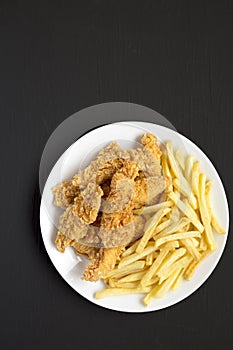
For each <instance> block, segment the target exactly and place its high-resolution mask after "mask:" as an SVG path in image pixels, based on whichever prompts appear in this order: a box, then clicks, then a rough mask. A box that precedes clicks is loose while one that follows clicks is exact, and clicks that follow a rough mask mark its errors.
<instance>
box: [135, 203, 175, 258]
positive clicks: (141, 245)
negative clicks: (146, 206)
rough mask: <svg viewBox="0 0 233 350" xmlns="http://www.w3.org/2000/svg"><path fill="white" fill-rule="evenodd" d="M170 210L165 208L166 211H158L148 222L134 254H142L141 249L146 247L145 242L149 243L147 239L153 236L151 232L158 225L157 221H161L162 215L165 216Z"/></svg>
mask: <svg viewBox="0 0 233 350" xmlns="http://www.w3.org/2000/svg"><path fill="white" fill-rule="evenodd" d="M169 210H170V209H169V208H166V209H160V210H159V211H158V212H157V213H156V214H155V215H154V216H153V217H152V220H151V221H150V222H149V224H148V225H145V228H144V229H145V233H144V235H143V236H142V238H141V239H140V242H139V245H138V246H137V248H136V252H137V253H138V254H139V253H142V251H143V249H144V248H145V246H146V245H147V242H148V241H149V239H150V238H151V237H152V235H153V231H154V229H155V228H156V226H157V225H158V223H159V221H160V220H161V219H162V217H163V216H164V215H166V214H167V213H168V211H169Z"/></svg>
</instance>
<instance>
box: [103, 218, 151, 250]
mask: <svg viewBox="0 0 233 350" xmlns="http://www.w3.org/2000/svg"><path fill="white" fill-rule="evenodd" d="M144 225H145V218H143V216H138V215H132V218H131V221H130V222H129V223H128V224H126V225H122V226H119V227H116V228H105V227H104V226H100V227H99V232H98V235H99V237H100V239H101V242H102V246H103V247H105V248H112V247H117V246H120V245H127V244H129V243H130V242H132V241H134V240H136V239H138V238H139V237H141V236H142V234H143V229H144Z"/></svg>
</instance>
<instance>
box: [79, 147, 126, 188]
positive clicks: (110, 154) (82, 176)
mask: <svg viewBox="0 0 233 350" xmlns="http://www.w3.org/2000/svg"><path fill="white" fill-rule="evenodd" d="M120 151H121V148H120V146H119V145H118V143H117V142H112V143H110V144H109V145H108V146H107V147H105V148H104V149H103V150H101V151H100V152H99V153H98V155H97V157H96V158H95V159H94V160H92V161H91V163H90V164H89V165H88V166H87V167H86V168H85V169H83V170H81V171H80V172H79V173H78V175H75V176H74V178H73V185H76V186H79V188H80V189H84V188H85V187H86V186H87V185H88V184H89V183H90V182H92V183H95V184H96V183H97V184H99V183H103V182H105V177H104V173H105V172H108V174H107V176H106V180H107V179H108V178H109V176H110V177H111V174H112V172H113V171H115V170H116V167H117V166H118V161H117V159H118V153H119V152H120ZM107 163H109V165H107ZM106 166H107V169H106ZM101 169H102V173H101ZM97 179H98V182H97Z"/></svg>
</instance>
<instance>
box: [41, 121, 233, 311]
mask: <svg viewBox="0 0 233 350" xmlns="http://www.w3.org/2000/svg"><path fill="white" fill-rule="evenodd" d="M144 132H151V133H154V134H155V135H157V137H158V139H159V140H160V142H165V141H167V140H171V141H172V142H173V144H174V148H178V147H182V148H185V150H186V152H187V154H193V155H194V156H195V158H196V159H197V160H199V161H200V163H201V171H203V172H205V173H206V174H207V177H208V178H209V179H211V180H213V193H212V202H213V209H214V211H215V213H217V217H218V219H219V221H220V223H221V224H222V226H223V227H224V229H225V230H226V234H225V235H219V234H214V236H215V239H216V242H217V246H218V248H217V250H216V251H215V252H214V253H213V254H211V255H210V256H209V257H208V258H207V259H206V260H205V261H204V262H203V263H202V264H201V266H200V267H199V268H198V270H197V271H196V273H195V275H194V277H193V278H192V280H191V281H189V282H187V281H184V282H183V284H182V285H181V287H180V288H179V289H178V290H177V291H175V292H169V293H168V294H167V295H166V296H165V297H164V298H162V299H154V300H153V301H152V302H151V303H150V305H149V306H148V307H145V306H144V305H143V303H142V298H143V296H142V295H137V294H135V295H129V296H128V295H125V296H116V297H109V298H105V299H100V300H96V299H95V298H94V294H95V292H96V291H98V290H100V289H102V288H103V287H104V283H103V282H102V281H99V282H96V283H93V282H86V281H83V280H82V279H81V277H82V274H83V271H84V269H85V266H86V265H87V260H86V259H84V258H81V257H77V256H76V254H75V253H74V252H73V250H72V248H68V249H67V250H66V251H65V253H64V254H61V253H59V252H58V251H57V249H56V247H55V244H54V240H55V237H56V227H55V225H56V224H57V222H58V218H59V215H60V214H61V212H62V210H60V209H59V208H56V207H55V206H54V205H53V204H52V201H53V196H52V192H51V188H52V187H53V186H54V185H56V184H57V183H59V182H61V181H62V180H65V179H69V178H71V177H72V176H73V175H74V173H76V172H77V170H78V168H79V167H80V166H85V165H87V164H88V162H90V160H91V159H92V158H93V156H94V155H95V154H96V153H97V152H98V151H99V150H100V149H101V148H103V147H104V146H106V145H107V144H108V143H110V142H111V141H113V140H117V141H118V142H119V144H120V145H121V146H122V147H124V148H132V147H135V145H136V143H135V140H138V139H139V138H140V136H141V135H142V134H143V133H144ZM40 223H41V232H42V237H43V240H44V244H45V247H46V250H47V252H48V254H49V256H50V259H51V260H52V262H53V264H54V266H55V267H56V269H57V271H58V272H59V273H60V275H61V276H62V277H63V278H64V280H65V281H66V282H67V283H68V284H69V285H70V286H71V287H72V288H74V290H75V291H76V292H78V293H79V294H81V295H82V296H83V297H85V298H86V299H88V300H90V301H91V302H93V303H95V304H97V305H99V306H103V307H105V308H108V309H112V310H117V311H125V312H148V311H154V310H159V309H163V308H165V307H168V306H171V305H174V304H176V303H178V302H179V301H181V300H183V299H185V298H186V297H188V296H189V295H190V294H192V293H193V292H194V291H195V290H197V289H198V288H199V287H200V286H201V285H202V284H203V283H204V282H205V281H206V279H207V278H208V277H209V276H210V274H211V273H212V272H213V270H214V268H215V267H216V265H217V263H218V261H219V259H220V257H221V255H222V253H223V250H224V246H225V244H226V240H227V232H228V226H229V210H228V204H227V199H226V195H225V191H224V188H223V185H222V182H221V180H220V178H219V176H218V174H217V172H216V170H215V168H214V166H213V165H212V163H211V162H210V160H209V159H208V158H207V157H206V155H205V154H204V153H203V152H202V151H201V150H200V149H199V148H198V147H197V146H196V145H195V144H194V143H193V142H191V141H190V140H188V139H187V138H186V137H184V136H182V135H180V134H178V133H177V132H175V131H173V130H170V129H168V128H165V127H162V126H159V125H156V124H152V123H144V122H121V123H115V124H109V125H105V126H102V127H100V128H98V129H95V130H93V131H91V132H89V133H87V134H86V135H84V136H82V137H81V138H80V139H78V140H77V141H76V142H75V143H74V144H73V145H72V146H70V147H69V148H68V149H67V150H66V152H64V154H63V155H62V156H61V157H60V158H59V160H58V161H57V163H56V164H55V166H54V167H53V169H52V171H51V173H50V175H49V177H48V179H47V182H46V185H45V188H44V191H43V195H42V200H41V208H40ZM54 224H55V225H54Z"/></svg>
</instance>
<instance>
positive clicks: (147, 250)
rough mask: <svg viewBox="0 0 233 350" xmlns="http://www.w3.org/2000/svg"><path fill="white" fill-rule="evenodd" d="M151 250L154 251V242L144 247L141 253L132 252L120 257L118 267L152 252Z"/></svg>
mask: <svg viewBox="0 0 233 350" xmlns="http://www.w3.org/2000/svg"><path fill="white" fill-rule="evenodd" d="M153 251H154V244H151V245H149V246H148V247H147V248H145V249H144V250H143V251H142V252H141V253H137V252H136V253H134V254H131V255H129V256H126V257H124V258H122V259H121V261H120V262H119V264H118V269H119V268H121V267H123V266H126V265H130V264H132V263H133V262H135V261H137V260H140V259H142V258H143V257H144V256H146V255H148V254H150V253H152V252H153Z"/></svg>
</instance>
